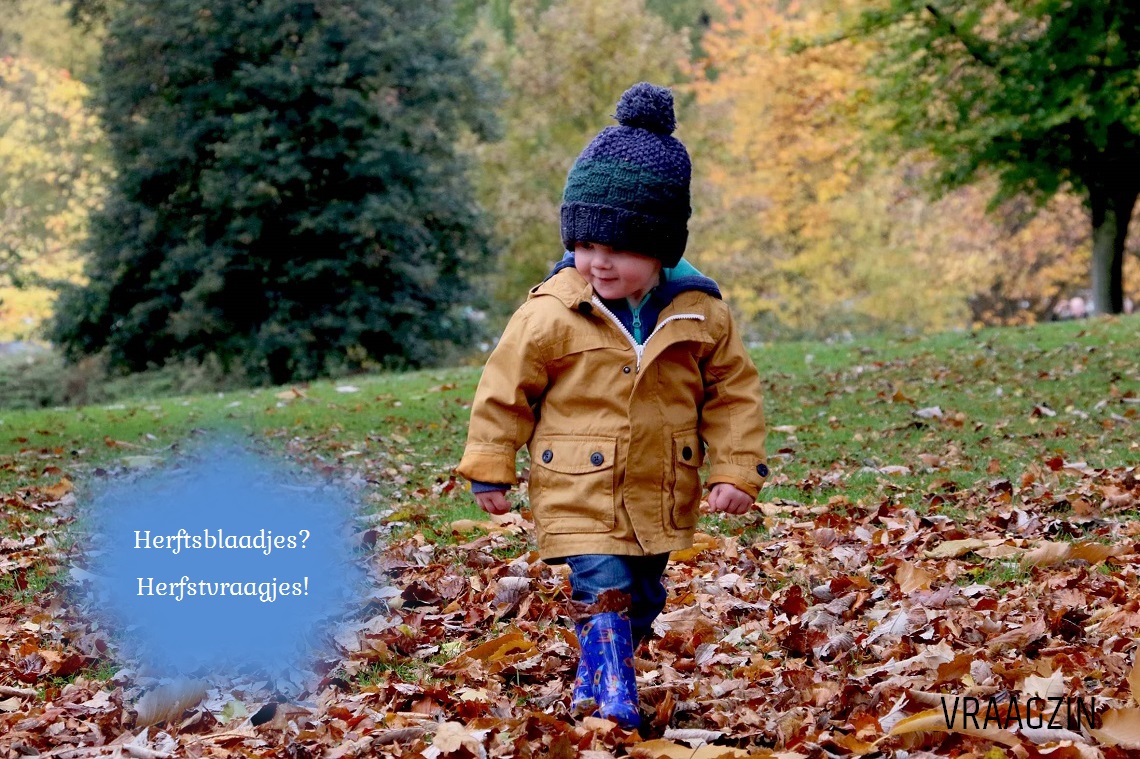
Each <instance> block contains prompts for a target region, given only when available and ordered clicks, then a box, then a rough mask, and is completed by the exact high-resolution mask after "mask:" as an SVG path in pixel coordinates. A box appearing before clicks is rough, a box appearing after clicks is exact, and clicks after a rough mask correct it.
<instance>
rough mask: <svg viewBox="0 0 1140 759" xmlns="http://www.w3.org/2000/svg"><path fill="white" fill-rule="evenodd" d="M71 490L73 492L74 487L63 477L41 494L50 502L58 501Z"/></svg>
mask: <svg viewBox="0 0 1140 759" xmlns="http://www.w3.org/2000/svg"><path fill="white" fill-rule="evenodd" d="M73 490H75V486H74V485H73V484H71V480H69V479H67V478H66V477H64V478H63V479H61V480H60V481H59V482H57V483H56V484H54V485H52V486H50V487H46V488H44V489H43V492H44V495H46V496H47V497H48V498H50V499H51V500H53V501H58V500H60V499H61V498H63V497H64V496H65V495H67V494H68V493H70V492H71V491H73Z"/></svg>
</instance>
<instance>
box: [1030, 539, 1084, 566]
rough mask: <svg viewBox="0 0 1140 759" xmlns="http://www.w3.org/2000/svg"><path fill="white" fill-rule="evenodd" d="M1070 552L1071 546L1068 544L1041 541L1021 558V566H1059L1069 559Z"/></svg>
mask: <svg viewBox="0 0 1140 759" xmlns="http://www.w3.org/2000/svg"><path fill="white" fill-rule="evenodd" d="M1072 550H1073V546H1072V544H1070V543H1064V542H1056V543H1054V542H1050V541H1048V540H1046V541H1042V542H1041V543H1038V544H1037V546H1036V547H1035V548H1033V549H1032V550H1030V551H1027V552H1026V553H1025V555H1023V556H1022V557H1021V566H1023V567H1049V566H1052V565H1054V564H1060V563H1061V562H1063V561H1067V560H1068V559H1069V553H1070V552H1071V551H1072Z"/></svg>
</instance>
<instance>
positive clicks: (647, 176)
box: [562, 82, 692, 267]
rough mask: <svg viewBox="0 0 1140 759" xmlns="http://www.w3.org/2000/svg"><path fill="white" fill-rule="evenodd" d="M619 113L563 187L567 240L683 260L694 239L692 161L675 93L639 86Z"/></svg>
mask: <svg viewBox="0 0 1140 759" xmlns="http://www.w3.org/2000/svg"><path fill="white" fill-rule="evenodd" d="M614 118H616V119H617V120H618V123H619V124H620V126H610V127H606V128H605V129H603V130H602V131H601V133H600V134H598V136H597V137H595V138H594V139H593V141H592V142H591V143H590V144H589V145H587V146H586V149H585V150H583V151H582V153H581V155H579V156H578V159H577V160H576V161H575V162H574V165H573V167H571V169H570V173H569V174H568V175H567V177H566V189H565V190H564V191H563V193H562V244H563V245H564V246H565V247H566V249H567V250H573V249H574V244H575V243H577V242H597V243H602V244H604V245H609V246H610V247H612V248H617V249H619V250H631V251H634V252H635V253H641V254H642V255H646V256H651V257H653V258H656V259H658V260H659V261H661V263H662V264H663V265H664V266H666V267H672V266H676V265H677V263H678V262H679V261H680V260H681V255H682V254H683V253H684V252H685V243H686V242H687V241H688V238H689V230H688V222H689V216H690V214H691V213H692V209H691V208H690V206H689V180H690V178H691V175H692V166H691V164H690V162H689V154H688V152H687V151H686V150H685V146H684V145H682V144H681V141H680V140H678V139H677V138H676V137H673V130H674V129H675V128H676V126H677V121H676V118H675V117H674V115H673V93H672V92H670V91H669V90H668V89H667V88H665V87H657V86H655V85H652V84H649V83H648V82H640V83H638V84H635V85H633V86H632V87H630V88H629V89H628V90H626V91H625V94H623V95H622V96H621V100H620V101H619V102H618V105H617V111H616V113H615V114H614Z"/></svg>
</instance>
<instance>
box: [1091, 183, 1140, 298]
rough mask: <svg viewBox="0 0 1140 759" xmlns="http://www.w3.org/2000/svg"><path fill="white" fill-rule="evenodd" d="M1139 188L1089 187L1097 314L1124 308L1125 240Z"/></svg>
mask: <svg viewBox="0 0 1140 759" xmlns="http://www.w3.org/2000/svg"><path fill="white" fill-rule="evenodd" d="M1138 189H1140V188H1137V187H1129V188H1127V189H1125V188H1121V187H1112V188H1111V189H1108V188H1105V187H1104V186H1103V185H1099V186H1098V185H1095V184H1094V185H1093V186H1092V187H1090V189H1089V205H1090V206H1091V209H1092V228H1093V250H1092V301H1093V312H1094V313H1097V314H1119V313H1120V312H1122V311H1123V310H1124V243H1125V241H1126V240H1127V238H1128V223H1129V221H1131V220H1132V207H1133V206H1135V205H1136V197H1137V195H1138Z"/></svg>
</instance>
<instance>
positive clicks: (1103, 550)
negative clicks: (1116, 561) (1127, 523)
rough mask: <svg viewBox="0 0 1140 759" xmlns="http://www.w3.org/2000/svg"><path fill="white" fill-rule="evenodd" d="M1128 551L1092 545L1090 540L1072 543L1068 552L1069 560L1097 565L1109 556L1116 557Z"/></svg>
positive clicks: (1118, 547)
mask: <svg viewBox="0 0 1140 759" xmlns="http://www.w3.org/2000/svg"><path fill="white" fill-rule="evenodd" d="M1127 550H1128V549H1127V548H1125V547H1124V546H1119V545H1117V546H1106V545H1105V544H1104V543H1094V542H1092V541H1091V540H1086V541H1082V542H1080V543H1074V544H1073V547H1072V550H1071V551H1070V552H1069V558H1070V559H1084V560H1085V561H1087V562H1088V563H1089V564H1099V563H1101V562H1102V561H1104V560H1105V559H1107V558H1109V557H1110V556H1118V555H1120V554H1122V553H1125V552H1126V551H1127Z"/></svg>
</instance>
